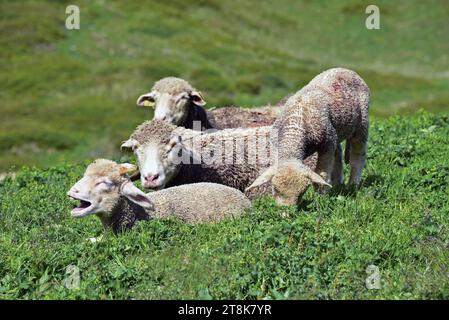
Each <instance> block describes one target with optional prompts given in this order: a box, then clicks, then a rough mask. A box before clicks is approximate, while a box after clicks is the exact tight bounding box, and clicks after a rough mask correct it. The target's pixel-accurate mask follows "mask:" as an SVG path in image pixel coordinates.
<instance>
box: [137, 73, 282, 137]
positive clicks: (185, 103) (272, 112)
mask: <svg viewBox="0 0 449 320" xmlns="http://www.w3.org/2000/svg"><path fill="white" fill-rule="evenodd" d="M284 102H285V99H284V100H282V101H281V102H280V103H278V104H277V105H276V106H275V107H273V106H262V107H255V108H241V107H235V106H230V107H223V108H216V109H209V110H205V109H204V106H205V104H206V101H205V100H204V98H203V96H202V95H201V93H200V92H199V91H198V90H196V89H195V88H193V87H192V86H191V85H190V84H189V83H188V82H187V81H185V80H183V79H180V78H176V77H166V78H163V79H161V80H159V81H157V82H156V83H155V84H154V86H153V88H152V89H151V91H150V92H148V93H145V94H143V95H141V96H139V98H138V99H137V105H138V106H141V107H145V106H146V107H148V106H151V107H154V108H155V110H154V119H159V120H164V121H167V122H169V123H172V124H174V125H177V126H183V127H185V128H188V129H196V130H206V129H211V128H215V129H226V128H248V127H259V126H265V125H271V124H273V123H274V121H275V120H276V117H277V115H278V114H279V113H280V111H281V107H280V106H281V105H282V104H283V103H284ZM195 121H196V123H195ZM197 123H198V124H199V125H198V127H197V126H196V124H197Z"/></svg>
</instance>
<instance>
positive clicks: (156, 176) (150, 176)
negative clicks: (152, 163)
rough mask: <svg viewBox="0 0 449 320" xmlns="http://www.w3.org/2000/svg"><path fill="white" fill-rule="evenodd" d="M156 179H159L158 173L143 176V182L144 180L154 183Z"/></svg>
mask: <svg viewBox="0 0 449 320" xmlns="http://www.w3.org/2000/svg"><path fill="white" fill-rule="evenodd" d="M158 178H159V173H156V174H153V175H148V176H145V180H146V181H147V182H154V181H156V180H157V179H158Z"/></svg>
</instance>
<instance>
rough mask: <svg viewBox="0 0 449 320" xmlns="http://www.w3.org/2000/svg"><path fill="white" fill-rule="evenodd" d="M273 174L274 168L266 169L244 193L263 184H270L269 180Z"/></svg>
mask: <svg viewBox="0 0 449 320" xmlns="http://www.w3.org/2000/svg"><path fill="white" fill-rule="evenodd" d="M274 173H275V168H268V169H267V170H265V172H264V173H262V174H261V175H260V176H259V177H258V178H257V179H256V180H254V182H253V183H252V184H251V185H250V186H249V187H248V188H246V189H245V191H249V190H251V189H254V188H257V187H259V186H261V185H263V184H265V183H268V182H270V181H271V179H273V176H274Z"/></svg>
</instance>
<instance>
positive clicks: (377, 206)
mask: <svg viewBox="0 0 449 320" xmlns="http://www.w3.org/2000/svg"><path fill="white" fill-rule="evenodd" d="M68 4H72V1H52V0H41V1H29V0H24V1H5V0H0V12H1V19H0V83H1V90H0V101H1V102H0V299H10V298H102V299H108V298H169V299H174V298H201V299H208V298H249V299H261V298H273V299H279V298H281V299H282V298H289V299H292V298H374V299H382V298H398V299H414V298H434V299H448V298H449V250H448V248H449V230H448V229H449V214H448V213H449V204H448V196H449V178H448V177H449V165H448V161H447V156H448V154H449V141H448V137H449V115H448V113H447V111H448V110H449V69H448V65H449V54H448V53H449V41H447V30H448V29H449V19H447V17H448V15H449V7H448V6H447V3H446V1H445V0H431V1H426V2H423V1H418V0H411V1H394V2H392V1H386V0H379V1H377V2H376V4H377V5H378V6H379V7H380V10H381V29H380V30H367V29H366V28H365V18H366V17H367V15H366V14H365V13H364V12H365V8H366V6H367V5H368V4H371V2H370V1H365V0H345V1H328V0H326V1H324V0H320V1H308V0H302V1H299V0H290V1H267V0H262V1H261V0H245V1H240V0H235V1H220V0H207V1H205V0H190V1H182V0H165V1H162V2H161V1H156V0H149V1H99V0H98V1H88V0H79V1H77V5H79V7H80V9H81V29H80V30H74V31H68V30H66V29H65V27H64V23H65V18H66V14H65V7H66V5H68ZM333 66H344V67H349V68H352V69H354V70H356V71H357V72H358V73H359V74H360V75H361V76H362V77H363V78H364V79H365V80H366V82H367V83H368V85H369V86H370V88H371V93H372V100H371V101H372V103H371V107H370V108H371V109H370V114H371V116H372V119H373V121H372V122H371V123H372V127H371V131H370V144H369V159H368V162H367V167H366V169H365V171H364V173H363V177H364V180H363V186H362V188H361V190H360V191H359V192H357V193H354V192H353V190H349V189H347V188H344V187H337V188H335V189H334V190H333V191H332V192H331V194H330V195H326V196H318V195H317V194H316V193H314V192H313V190H309V191H308V192H307V193H306V195H305V197H304V198H303V200H302V202H301V204H300V206H299V208H298V210H296V209H295V208H293V207H276V206H275V204H274V201H273V200H272V199H268V198H267V199H261V200H259V201H257V203H256V205H255V208H254V209H253V210H251V211H250V212H249V213H248V214H247V215H246V216H244V217H243V218H241V219H238V220H229V221H224V222H221V223H219V224H216V225H200V226H188V225H185V224H183V223H181V222H180V221H177V220H159V221H156V220H155V221H149V222H145V223H140V224H139V225H138V226H137V228H136V229H135V230H134V231H133V232H129V233H126V234H123V235H121V236H118V237H116V236H114V235H112V234H110V233H108V232H106V233H105V232H104V231H103V229H102V226H101V224H100V222H99V221H98V219H96V218H95V217H89V218H85V219H80V220H77V219H73V218H71V217H70V213H69V212H70V209H71V207H72V205H71V203H70V201H69V199H68V198H67V196H66V195H65V193H66V191H67V190H68V189H69V187H70V186H71V185H72V184H73V183H74V182H75V181H76V180H77V179H78V178H79V177H80V176H81V175H82V173H83V171H84V169H85V167H86V165H87V164H88V163H90V161H91V160H92V159H94V158H97V157H105V158H113V159H116V160H118V161H124V160H130V157H129V156H122V157H121V158H120V150H119V145H120V142H121V141H123V140H125V139H126V138H127V137H128V136H129V134H130V133H131V131H132V130H133V128H134V127H135V126H136V125H137V124H139V123H141V122H142V121H143V120H144V119H148V118H151V117H152V114H151V112H148V111H146V110H141V109H139V108H137V107H136V106H135V100H136V98H137V96H138V95H139V94H141V93H143V92H146V91H147V90H149V88H150V87H151V86H152V84H153V82H154V81H156V80H158V79H159V78H161V77H164V76H168V75H174V76H180V77H183V78H185V79H187V80H189V81H190V82H191V83H192V84H193V85H195V86H196V87H198V88H199V89H200V90H202V91H203V93H204V95H205V97H206V100H207V101H208V106H222V105H229V104H239V105H245V106H252V105H260V104H265V103H268V102H270V103H275V102H277V101H278V100H280V99H281V98H282V97H283V96H285V95H286V94H288V93H290V92H293V91H296V90H297V89H299V88H300V87H301V86H303V85H304V84H306V83H307V82H308V81H309V80H310V79H311V78H312V77H313V76H315V75H316V74H317V73H319V72H321V71H323V70H325V69H327V68H329V67H333ZM421 108H422V109H425V110H426V111H427V112H418V113H417V114H414V113H415V112H416V111H417V110H418V109H421ZM429 111H430V112H436V113H435V114H432V113H428V112H429ZM390 116H393V117H390ZM24 165H25V166H26V167H23V166H24ZM29 166H32V167H31V168H30V167H29ZM8 171H13V172H15V173H16V175H15V177H14V176H12V177H6V179H3V177H4V173H5V172H8ZM346 174H347V173H346ZM100 235H103V238H102V240H101V241H98V242H95V243H93V242H91V241H90V240H89V238H91V237H98V236H100ZM372 264H373V265H376V266H378V267H379V270H380V275H381V286H382V287H381V289H380V290H368V289H366V287H365V279H366V278H367V276H368V274H367V273H366V268H367V267H368V265H372ZM69 265H76V266H77V267H78V268H79V269H80V272H81V287H80V288H79V289H78V290H69V289H67V288H66V287H65V286H64V283H63V281H64V278H65V276H66V275H65V272H66V268H67V266H69Z"/></svg>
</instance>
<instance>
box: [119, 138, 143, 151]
mask: <svg viewBox="0 0 449 320" xmlns="http://www.w3.org/2000/svg"><path fill="white" fill-rule="evenodd" d="M138 144H139V143H138V142H137V140H135V139H132V138H129V139H128V140H126V141H125V142H123V143H122V145H121V146H120V148H121V149H122V150H131V151H134V149H136V148H137V146H138Z"/></svg>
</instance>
